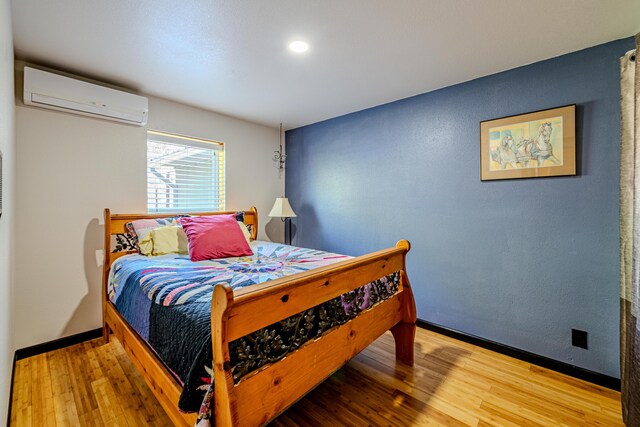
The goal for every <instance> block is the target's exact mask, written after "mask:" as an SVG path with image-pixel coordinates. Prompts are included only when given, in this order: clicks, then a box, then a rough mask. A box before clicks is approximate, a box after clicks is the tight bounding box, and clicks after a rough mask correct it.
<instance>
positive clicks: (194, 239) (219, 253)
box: [180, 214, 253, 261]
mask: <svg viewBox="0 0 640 427" xmlns="http://www.w3.org/2000/svg"><path fill="white" fill-rule="evenodd" d="M180 223H181V224H182V228H183V229H184V232H185V233H186V234H187V237H188V238H189V256H190V257H191V261H204V260H207V259H218V258H228V257H234V256H251V255H253V252H252V251H251V248H250V247H249V244H248V243H247V239H245V237H244V234H242V230H240V227H239V226H238V223H237V221H236V217H235V215H234V214H230V215H211V216H192V217H185V218H180Z"/></svg>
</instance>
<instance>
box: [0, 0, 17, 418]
mask: <svg viewBox="0 0 640 427" xmlns="http://www.w3.org/2000/svg"><path fill="white" fill-rule="evenodd" d="M12 101H13V35H12V32H11V8H10V3H9V0H0V151H2V154H3V158H4V161H3V168H2V182H3V187H4V188H3V194H2V199H3V200H2V211H3V213H2V217H0V423H3V422H4V420H5V419H6V418H7V409H8V407H9V389H10V387H11V363H12V361H13V349H14V348H13V340H12V335H13V333H12V323H11V320H12V319H11V315H12V304H11V298H12V292H11V282H12V280H11V279H12V268H11V267H12V253H13V251H12V243H13V225H14V224H13V223H14V220H13V211H14V198H13V185H14V168H13V165H14V160H15V159H14V155H15V151H14V147H15V140H14V107H13V102H12Z"/></svg>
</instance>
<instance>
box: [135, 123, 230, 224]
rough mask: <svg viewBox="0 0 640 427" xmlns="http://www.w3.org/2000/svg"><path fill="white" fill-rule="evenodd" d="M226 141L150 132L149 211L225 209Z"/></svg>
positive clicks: (148, 158)
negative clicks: (224, 142)
mask: <svg viewBox="0 0 640 427" xmlns="http://www.w3.org/2000/svg"><path fill="white" fill-rule="evenodd" d="M224 208H225V207H224V144H223V143H221V142H216V141H207V140H205V139H199V138H191V137H186V136H180V135H172V134H168V133H164V132H157V131H148V132H147V210H148V211H149V212H205V211H223V210H224Z"/></svg>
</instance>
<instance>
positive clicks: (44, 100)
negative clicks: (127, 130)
mask: <svg viewBox="0 0 640 427" xmlns="http://www.w3.org/2000/svg"><path fill="white" fill-rule="evenodd" d="M23 99H24V103H25V104H26V105H34V106H37V107H42V108H50V109H54V110H59V111H66V112H68V113H74V114H80V115H83V116H90V117H96V118H101V119H106V120H114V121H117V122H122V123H128V124H133V125H137V126H144V125H146V124H147V114H148V111H149V101H148V99H147V98H145V97H143V96H139V95H134V94H131V93H127V92H123V91H120V90H116V89H111V88H108V87H104V86H100V85H96V84H93V83H88V82H84V81H82V80H76V79H72V78H70V77H65V76H61V75H58V74H54V73H49V72H47V71H42V70H37V69H35V68H31V67H25V68H24V98H23Z"/></svg>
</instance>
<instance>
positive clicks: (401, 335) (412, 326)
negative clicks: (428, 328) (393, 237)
mask: <svg viewBox="0 0 640 427" xmlns="http://www.w3.org/2000/svg"><path fill="white" fill-rule="evenodd" d="M396 247H397V248H406V249H407V252H409V250H410V249H411V244H410V243H409V242H408V241H407V240H400V241H399V242H398V243H396ZM403 260H404V262H403V266H402V271H401V272H400V284H401V286H402V308H401V310H402V321H400V322H399V323H398V324H397V325H395V326H394V327H392V328H391V333H392V334H393V338H394V340H395V342H396V360H399V361H400V362H402V363H406V364H407V365H409V366H413V352H414V351H413V343H414V340H415V337H416V302H415V300H414V299H413V291H412V290H411V283H409V277H408V276H407V266H406V253H405V256H404V257H403Z"/></svg>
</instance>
